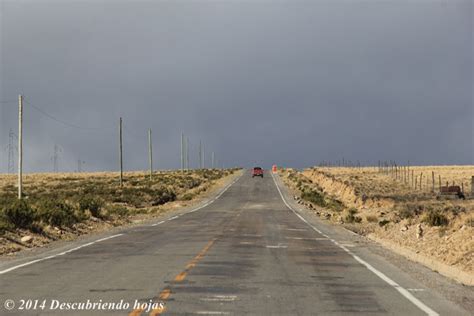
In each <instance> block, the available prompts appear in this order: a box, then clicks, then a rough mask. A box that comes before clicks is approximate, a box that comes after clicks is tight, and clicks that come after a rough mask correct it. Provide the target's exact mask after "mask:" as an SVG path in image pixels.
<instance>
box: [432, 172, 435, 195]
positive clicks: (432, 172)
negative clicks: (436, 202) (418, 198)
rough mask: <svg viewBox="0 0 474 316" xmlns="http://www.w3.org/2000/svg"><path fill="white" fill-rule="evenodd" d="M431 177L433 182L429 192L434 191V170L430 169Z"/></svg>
mask: <svg viewBox="0 0 474 316" xmlns="http://www.w3.org/2000/svg"><path fill="white" fill-rule="evenodd" d="M431 178H432V180H433V184H432V186H431V192H432V193H434V191H435V174H434V171H431Z"/></svg>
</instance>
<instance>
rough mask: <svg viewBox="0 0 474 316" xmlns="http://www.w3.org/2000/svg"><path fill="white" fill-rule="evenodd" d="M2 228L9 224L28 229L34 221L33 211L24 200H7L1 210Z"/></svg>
mask: <svg viewBox="0 0 474 316" xmlns="http://www.w3.org/2000/svg"><path fill="white" fill-rule="evenodd" d="M1 212H2V218H3V220H2V222H4V225H3V226H4V227H8V226H9V224H11V225H13V226H14V227H19V228H28V227H30V226H31V224H32V223H33V221H34V220H35V211H34V210H33V209H32V208H31V206H30V205H29V204H28V202H26V201H25V200H16V199H15V200H9V201H6V202H5V205H4V206H3V208H2V211H1Z"/></svg>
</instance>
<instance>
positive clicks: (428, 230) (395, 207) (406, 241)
mask: <svg viewBox="0 0 474 316" xmlns="http://www.w3.org/2000/svg"><path fill="white" fill-rule="evenodd" d="M328 169H329V168H326V169H325V170H318V169H316V168H311V169H307V170H304V171H303V172H296V171H294V170H291V169H288V170H286V171H284V172H282V176H283V179H284V180H285V182H286V183H287V185H289V186H290V187H291V188H292V189H293V190H295V191H296V192H300V194H301V198H302V199H300V198H299V197H297V200H298V201H299V203H300V204H305V205H306V206H308V207H309V208H310V209H314V210H315V212H317V214H318V215H320V216H321V218H323V219H325V220H329V221H331V222H332V223H334V224H341V225H344V226H345V227H346V228H348V229H350V230H352V231H355V232H357V233H359V234H362V235H365V236H367V237H368V238H371V239H373V240H376V241H378V242H379V243H381V244H383V245H384V246H386V247H388V248H391V249H392V250H394V251H396V252H398V253H400V254H402V255H405V256H406V257H408V258H410V259H412V260H414V261H418V262H420V263H422V264H425V265H427V266H428V267H430V268H432V269H433V270H437V271H439V272H440V273H442V274H444V275H446V276H448V277H451V278H453V279H456V280H458V281H459V282H462V283H464V284H469V285H474V200H470V199H467V200H459V199H453V200H451V199H449V200H445V199H439V197H437V196H436V194H430V193H426V192H415V193H412V192H411V191H410V189H409V188H408V189H407V188H406V187H404V186H403V185H400V184H399V183H396V182H395V181H394V180H392V179H390V178H389V177H386V176H383V175H379V174H377V172H375V171H370V170H365V171H354V170H350V169H349V168H347V170H341V169H343V168H339V170H336V171H335V172H331V170H328ZM314 196H321V197H322V198H314ZM330 200H337V201H339V202H340V203H342V204H343V207H339V208H333V207H328V206H331V203H329V202H328V201H330ZM321 201H322V202H321Z"/></svg>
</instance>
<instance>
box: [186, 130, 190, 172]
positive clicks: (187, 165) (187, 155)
mask: <svg viewBox="0 0 474 316" xmlns="http://www.w3.org/2000/svg"><path fill="white" fill-rule="evenodd" d="M189 169H190V168H189V137H186V170H189Z"/></svg>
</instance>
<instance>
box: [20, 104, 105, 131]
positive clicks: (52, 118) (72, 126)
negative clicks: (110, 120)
mask: <svg viewBox="0 0 474 316" xmlns="http://www.w3.org/2000/svg"><path fill="white" fill-rule="evenodd" d="M24 102H25V103H27V104H28V105H30V106H31V107H32V108H34V109H35V110H36V111H38V112H40V113H41V114H43V115H44V116H46V117H48V118H49V119H51V120H53V121H56V122H58V123H61V124H63V125H65V126H67V127H71V128H77V129H82V130H104V129H107V128H104V127H83V126H79V125H76V124H72V123H68V122H66V121H63V120H61V119H58V118H57V117H55V116H53V115H51V114H49V113H48V112H46V111H44V110H42V109H41V108H39V107H37V106H36V105H33V104H31V103H30V102H28V101H26V100H24Z"/></svg>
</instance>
